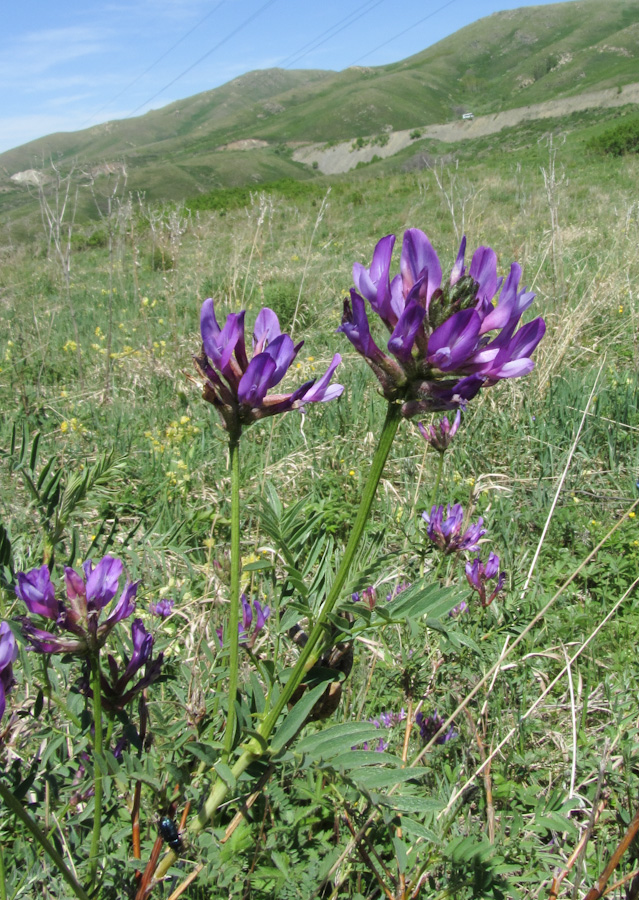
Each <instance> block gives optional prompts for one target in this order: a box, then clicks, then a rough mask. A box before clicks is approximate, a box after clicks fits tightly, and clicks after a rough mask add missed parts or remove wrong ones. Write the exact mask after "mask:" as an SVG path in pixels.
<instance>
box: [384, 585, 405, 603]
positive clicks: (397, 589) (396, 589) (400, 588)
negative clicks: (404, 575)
mask: <svg viewBox="0 0 639 900" xmlns="http://www.w3.org/2000/svg"><path fill="white" fill-rule="evenodd" d="M409 587H411V583H410V581H400V583H399V584H398V585H397V586H396V587H394V588H393V590H392V591H391V592H390V594H386V602H387V603H390V601H391V600H392V599H393V597H397V596H398V595H399V594H401V593H402V591H405V590H407V589H408V588H409Z"/></svg>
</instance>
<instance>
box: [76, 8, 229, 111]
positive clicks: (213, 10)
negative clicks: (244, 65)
mask: <svg viewBox="0 0 639 900" xmlns="http://www.w3.org/2000/svg"><path fill="white" fill-rule="evenodd" d="M224 2H225V0H220V2H219V3H218V4H217V6H214V7H213V9H211V10H210V11H209V12H207V14H206V15H205V16H202V18H201V19H200V20H199V21H198V22H196V23H195V25H194V26H193V28H189V30H188V31H187V32H186V33H185V34H183V35H182V37H180V38H178V39H177V41H176V42H175V43H174V44H172V45H171V46H170V47H169V49H168V50H166V51H165V52H164V53H163V54H162V55H161V56H158V58H157V59H156V60H154V61H153V62H152V63H151V65H150V66H149V67H148V68H147V69H145V70H144V72H142V73H141V74H140V75H138V76H137V78H134V79H133V81H130V82H129V83H128V84H127V86H126V87H124V88H122V90H121V91H120V93H119V94H116V95H115V97H111V99H110V100H108V101H107V102H106V103H105V104H104V106H101V107H100V109H99V110H98V111H97V112H94V113H93V115H92V116H89V118H88V119H86V120H85V121H84V122H83V125H82V127H84V125H87V124H88V123H89V122H91V121H92V120H93V119H95V118H97V117H98V116H99V115H100V113H101V112H103V110H105V109H106V108H107V107H108V106H110V105H111V104H112V103H115V101H116V100H119V99H120V97H122V96H123V95H124V94H126V93H127V91H129V90H130V89H131V88H132V87H133V85H134V84H137V83H138V81H140V79H142V78H144V76H145V75H148V74H149V72H150V71H151V69H154V68H155V67H156V66H157V65H158V63H161V62H162V60H163V59H166V57H167V56H168V55H169V54H170V53H172V52H173V51H174V50H175V48H176V47H178V46H179V45H180V44H181V43H182V41H185V40H186V39H187V37H189V36H190V35H192V34H193V32H194V31H197V29H198V28H199V27H200V25H203V24H204V22H206V20H207V19H210V18H211V16H212V15H213V13H215V12H217V11H218V9H219V8H220V6H223V5H224Z"/></svg>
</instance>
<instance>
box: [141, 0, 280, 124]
mask: <svg viewBox="0 0 639 900" xmlns="http://www.w3.org/2000/svg"><path fill="white" fill-rule="evenodd" d="M276 2H277V0H267V2H266V3H263V4H262V6H260V8H259V9H257V10H256V11H255V12H254V13H251V15H250V16H248V18H246V19H244V21H243V22H241V23H240V24H239V25H238V26H237V28H234V29H233V31H231V32H229V34H227V35H226V36H225V37H223V38H222V40H221V41H218V43H217V44H216V45H215V46H214V47H211V49H210V50H207V51H206V53H204V54H203V55H202V56H200V58H199V59H196V60H195V62H194V63H191V65H190V66H188V67H187V68H186V69H183V70H182V71H181V72H180V73H179V75H176V76H175V78H174V79H173V80H172V81H169V83H168V84H165V85H164V87H162V88H160V90H159V91H156V93H155V94H153V96H152V97H149V99H148V100H145V101H144V103H141V104H140V105H139V106H138V107H136V108H135V109H134V110H133V112H130V113H129V114H128V115H127V116H125V118H127V119H129V118H131V116H134V115H135V114H136V113H138V112H139V111H140V110H141V109H143V108H144V107H145V106H146V105H147V104H148V103H152V102H153V100H155V98H156V97H159V96H160V94H163V93H164V91H166V90H168V89H169V88H170V87H172V86H173V85H174V84H175V82H176V81H179V80H180V78H183V77H184V76H185V75H186V74H187V73H188V72H191V71H192V70H193V69H194V68H195V67H196V66H199V65H200V63H201V62H204V60H205V59H207V58H208V57H209V56H210V55H211V54H212V53H215V51H216V50H218V49H219V48H220V47H221V46H222V45H223V44H226V43H227V42H228V41H230V40H231V38H232V37H234V36H235V35H236V34H237V33H238V31H241V30H242V29H243V28H245V27H246V26H247V25H250V24H251V22H253V21H254V20H255V19H256V18H257V17H258V16H259V15H260V13H262V12H264V10H265V9H268V7H269V6H273V4H274V3H276Z"/></svg>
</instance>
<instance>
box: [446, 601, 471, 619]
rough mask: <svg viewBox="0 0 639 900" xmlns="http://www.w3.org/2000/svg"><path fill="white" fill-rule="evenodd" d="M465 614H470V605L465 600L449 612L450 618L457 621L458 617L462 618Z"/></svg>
mask: <svg viewBox="0 0 639 900" xmlns="http://www.w3.org/2000/svg"><path fill="white" fill-rule="evenodd" d="M465 612H468V604H467V603H466V601H465V600H461V601H460V602H459V603H458V604H457V606H453V608H452V609H451V610H450V611H449V613H448V617H449V618H450V619H456V618H457V617H458V616H461V615H462V614H463V613H465Z"/></svg>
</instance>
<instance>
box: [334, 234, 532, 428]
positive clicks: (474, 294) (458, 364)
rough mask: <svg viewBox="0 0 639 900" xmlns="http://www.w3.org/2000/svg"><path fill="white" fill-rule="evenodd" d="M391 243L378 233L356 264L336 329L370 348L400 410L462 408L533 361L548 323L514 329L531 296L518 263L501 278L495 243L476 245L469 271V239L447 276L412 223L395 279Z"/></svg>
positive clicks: (362, 349) (366, 351)
mask: <svg viewBox="0 0 639 900" xmlns="http://www.w3.org/2000/svg"><path fill="white" fill-rule="evenodd" d="M394 243H395V236H394V235H392V234H391V235H387V236H386V237H384V238H382V240H381V241H379V243H378V244H377V246H376V247H375V250H374V252H373V261H372V263H371V266H370V268H369V269H366V268H365V267H364V266H363V265H362V264H361V263H355V265H354V266H353V281H354V282H355V289H351V292H350V294H351V296H350V300H346V301H345V302H344V315H343V317H342V324H341V326H340V328H339V329H338V331H342V332H344V334H345V335H346V337H347V338H348V339H349V340H350V342H351V343H352V344H353V346H354V347H355V349H356V350H357V351H358V352H359V353H361V354H362V356H364V358H365V359H366V361H367V363H368V364H369V366H370V367H371V369H372V370H373V371H374V373H375V375H376V376H377V378H378V380H379V382H380V384H381V386H382V390H383V393H384V396H385V397H386V398H387V399H388V400H391V401H396V400H401V401H402V415H404V416H405V417H406V418H410V417H411V416H414V415H417V414H419V413H424V412H438V411H442V410H447V409H458V408H459V407H462V408H463V407H464V406H465V404H466V402H467V401H468V400H470V399H472V397H474V396H475V394H477V392H478V391H479V389H480V388H481V387H482V385H491V384H496V383H497V381H499V380H500V379H502V378H515V377H518V376H520V375H526V374H528V372H530V371H531V370H532V369H533V367H534V363H533V362H532V360H531V358H530V355H531V353H532V352H533V350H534V349H535V347H536V346H537V344H538V343H539V341H540V340H541V338H542V337H543V335H544V331H545V327H546V326H545V324H544V321H543V319H535V320H534V321H533V322H530V323H529V324H527V325H524V326H523V327H522V328H519V330H517V328H518V325H519V322H520V319H521V316H522V314H523V313H524V312H525V311H526V310H527V309H528V307H529V306H530V304H531V303H532V301H533V298H534V294H532V293H530V292H527V291H525V290H522V291H520V290H519V289H518V288H519V280H520V278H521V268H520V266H519V265H518V264H517V263H513V264H512V265H511V268H510V273H509V275H508V277H507V278H506V279H505V281H504V279H502V278H498V277H497V256H496V254H495V252H494V250H492V249H491V248H490V247H479V248H478V249H477V250H476V251H475V253H474V255H473V258H472V261H471V264H470V269H469V272H468V274H467V273H466V267H465V265H464V255H465V250H466V238H465V237H464V238H463V240H462V243H461V246H460V248H459V253H458V254H457V259H456V261H455V265H454V266H453V269H452V272H451V274H450V278H449V279H448V282H447V283H442V267H441V264H440V262H439V259H438V257H437V254H436V252H435V250H434V249H433V247H432V246H431V243H430V241H429V240H428V237H427V236H426V235H425V234H424V233H423V232H422V231H419V229H417V228H411V229H409V230H408V231H406V232H405V233H404V240H403V244H402V251H401V257H400V273H399V274H398V275H396V276H395V277H394V278H393V279H392V280H391V278H390V266H391V256H392V252H393V246H394ZM500 289H501V293H500V294H499V299H498V301H497V303H496V305H495V306H493V301H494V299H495V297H496V296H497V294H498V292H499V291H500ZM365 301H368V303H369V305H370V307H371V309H372V311H373V312H374V313H376V315H377V316H379V318H380V319H381V320H382V322H383V323H384V326H385V327H386V329H387V331H388V332H389V334H390V338H389V339H388V342H387V350H388V353H387V352H386V351H385V350H383V349H381V347H380V346H378V344H376V343H375V340H374V339H373V337H372V336H371V332H370V326H369V321H368V315H367V312H366V302H365ZM491 333H492V334H491ZM451 431H452V429H451ZM424 437H426V435H424ZM450 437H452V434H451V435H450ZM426 439H427V440H428V437H426Z"/></svg>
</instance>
